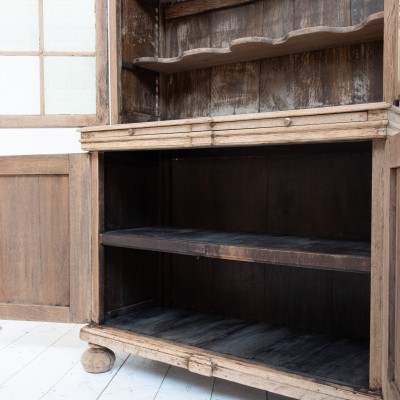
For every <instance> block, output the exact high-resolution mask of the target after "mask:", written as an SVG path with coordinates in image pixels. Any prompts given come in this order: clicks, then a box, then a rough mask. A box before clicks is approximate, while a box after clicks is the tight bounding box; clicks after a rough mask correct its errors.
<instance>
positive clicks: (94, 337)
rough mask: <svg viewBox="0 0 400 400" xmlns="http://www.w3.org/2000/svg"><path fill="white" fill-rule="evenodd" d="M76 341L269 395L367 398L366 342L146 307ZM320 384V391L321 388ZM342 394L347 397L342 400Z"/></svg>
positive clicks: (87, 330)
mask: <svg viewBox="0 0 400 400" xmlns="http://www.w3.org/2000/svg"><path fill="white" fill-rule="evenodd" d="M81 338H82V339H84V340H89V341H90V342H91V343H98V344H100V345H102V344H104V342H103V341H102V338H107V339H106V340H107V344H108V346H110V345H111V344H112V345H116V346H117V348H118V344H119V342H120V343H121V344H122V345H123V346H125V347H124V350H125V351H132V352H134V353H135V354H138V355H143V356H145V357H148V358H152V359H156V360H159V361H162V362H167V363H170V364H173V365H178V366H180V367H184V368H187V369H189V370H191V371H192V372H197V373H201V374H203V375H208V376H215V377H218V376H221V377H222V374H223V373H226V369H229V370H231V371H232V370H235V369H236V370H237V371H238V372H239V371H240V372H241V374H240V375H238V381H239V382H241V383H246V378H247V379H248V377H249V376H251V375H253V376H252V378H253V382H254V381H257V384H258V385H260V388H262V389H264V390H271V391H273V392H275V390H276V388H279V387H282V385H277V386H269V385H271V382H274V381H275V382H276V383H279V381H280V382H281V384H282V383H283V382H285V383H286V384H288V385H289V386H290V384H293V385H297V388H298V390H302V389H303V388H304V387H306V388H307V389H308V390H310V389H311V390H313V389H314V390H316V391H318V392H320V393H321V392H322V393H324V392H325V394H326V396H327V397H326V398H332V399H337V398H346V399H347V398H349V399H351V398H354V399H360V400H361V399H364V398H365V399H367V398H369V399H371V398H372V396H373V394H372V393H366V389H367V388H368V368H369V345H368V342H365V343H364V342H359V341H356V340H351V339H347V338H340V337H336V336H333V335H329V334H321V333H315V332H309V331H303V330H297V329H290V328H285V327H281V326H272V325H270V324H268V323H265V322H254V321H246V320H241V319H236V318H230V317H223V316H218V315H214V314H206V313H199V312H191V311H186V310H181V309H174V308H162V307H149V308H144V309H140V310H138V311H136V312H134V313H133V314H130V315H127V316H123V317H118V318H115V319H112V320H109V321H107V322H106V323H105V325H103V326H99V325H94V324H93V325H91V326H88V327H84V328H83V329H82V332H81ZM110 340H111V341H110ZM219 374H221V375H219ZM232 375H233V376H235V374H232V373H231V374H230V376H232ZM241 380H242V381H241ZM297 380H298V381H299V382H297ZM300 381H302V382H300ZM311 382H313V384H310V383H311ZM323 382H324V383H325V384H326V386H322V387H321V386H320V384H321V383H323ZM340 385H345V386H340ZM274 388H275V390H274ZM316 388H317V389H316ZM344 388H346V390H349V392H348V393H347V396H346V395H345V393H346V390H343V389H344ZM355 388H358V389H362V390H363V391H364V396H365V397H364V396H363V394H362V393H360V392H354V389H355ZM278 393H279V391H278ZM330 395H333V396H332V397H330ZM371 395H372V396H371ZM336 396H337V397H336ZM341 396H343V397H341ZM353 396H354V397H353ZM359 396H361V397H359ZM370 396H371V397H370ZM307 398H308V397H307ZM309 398H314V397H309ZM324 398H325V397H324Z"/></svg>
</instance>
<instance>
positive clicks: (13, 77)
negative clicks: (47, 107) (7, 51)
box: [0, 56, 40, 115]
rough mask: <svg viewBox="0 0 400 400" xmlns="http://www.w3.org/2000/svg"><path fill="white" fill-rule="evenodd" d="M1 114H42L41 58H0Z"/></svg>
mask: <svg viewBox="0 0 400 400" xmlns="http://www.w3.org/2000/svg"><path fill="white" fill-rule="evenodd" d="M0 114H1V115H12V114H27V115H32V114H40V75H39V57H6V56H1V57H0Z"/></svg>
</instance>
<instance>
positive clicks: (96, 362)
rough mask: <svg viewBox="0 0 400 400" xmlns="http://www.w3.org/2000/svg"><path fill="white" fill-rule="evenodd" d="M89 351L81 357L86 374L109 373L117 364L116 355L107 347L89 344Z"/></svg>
mask: <svg viewBox="0 0 400 400" xmlns="http://www.w3.org/2000/svg"><path fill="white" fill-rule="evenodd" d="M89 346H90V348H89V349H87V350H86V351H85V352H84V353H83V354H82V357H81V363H82V366H83V368H84V369H85V371H86V372H90V373H92V374H100V373H102V372H107V371H109V370H110V369H111V368H112V367H113V365H114V362H115V354H114V352H113V351H112V350H110V349H107V348H106V347H102V346H98V345H96V344H92V343H89Z"/></svg>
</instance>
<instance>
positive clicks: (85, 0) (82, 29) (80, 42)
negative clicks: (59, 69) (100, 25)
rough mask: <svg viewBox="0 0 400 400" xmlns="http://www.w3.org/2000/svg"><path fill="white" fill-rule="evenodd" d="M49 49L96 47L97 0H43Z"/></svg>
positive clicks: (76, 49)
mask: <svg viewBox="0 0 400 400" xmlns="http://www.w3.org/2000/svg"><path fill="white" fill-rule="evenodd" d="M43 23H44V49H45V50H46V51H90V52H91V51H95V2H94V0H44V1H43Z"/></svg>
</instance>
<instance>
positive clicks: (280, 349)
mask: <svg viewBox="0 0 400 400" xmlns="http://www.w3.org/2000/svg"><path fill="white" fill-rule="evenodd" d="M383 3H384V4H383ZM113 7H114V8H113ZM398 9H399V5H398V2H397V1H391V0H387V1H385V2H383V1H380V0H374V1H367V0H365V1H363V0H359V1H349V0H341V1H330V0H314V1H304V0H303V1H300V0H284V1H282V0H281V1H275V0H257V1H248V0H245V1H238V0H219V1H214V2H208V1H207V2H205V1H198V0H187V1H182V2H170V1H159V2H158V1H151V2H145V1H140V0H123V1H121V2H111V10H110V11H111V15H113V18H112V26H111V35H110V38H111V40H112V41H113V42H112V43H113V45H112V50H113V54H112V57H111V61H112V63H111V67H112V70H111V86H112V94H113V97H112V106H113V116H114V122H115V123H116V124H115V125H112V126H101V127H91V128H84V129H82V132H81V137H82V140H81V141H82V148H83V149H85V150H88V151H90V152H91V164H90V168H91V170H90V172H89V171H86V173H87V176H89V175H90V177H91V179H90V181H91V185H90V188H91V190H90V195H91V214H90V216H91V217H90V223H91V232H92V243H91V268H92V271H91V276H92V290H91V294H92V304H91V311H92V314H91V323H90V324H89V325H88V326H86V327H84V328H83V329H82V331H81V338H82V339H83V340H86V341H88V342H89V343H90V344H91V345H93V346H100V348H96V351H95V352H93V354H92V353H90V354H89V357H88V358H89V361H90V356H91V354H92V356H93V357H95V356H96V355H99V354H101V347H112V348H118V349H120V350H124V351H129V352H132V353H134V354H139V355H141V356H144V357H148V358H151V359H155V360H160V361H163V362H167V363H170V364H173V365H177V366H180V367H183V368H187V369H189V370H190V371H192V372H195V373H199V374H203V375H206V376H215V377H219V378H223V379H228V380H231V381H235V382H240V383H243V384H246V385H250V386H254V387H257V388H260V389H263V390H268V391H270V392H273V393H277V394H280V395H284V396H288V397H292V398H296V399H316V400H319V399H321V400H322V399H348V400H353V399H354V400H367V399H379V398H382V397H383V398H384V399H385V400H398V399H400V396H399V393H400V392H399V389H398V387H399V380H398V379H399V378H398V376H399V374H398V369H399V367H398V364H399V362H400V360H399V359H398V357H400V350H399V349H400V344H399V343H400V338H399V337H398V335H399V334H398V332H399V329H398V315H399V310H398V307H397V305H398V304H399V299H400V297H399V296H400V295H399V285H398V281H399V279H398V276H397V274H398V273H399V271H400V269H399V263H398V260H397V253H398V251H397V247H398V242H399V240H398V233H397V230H398V223H397V221H398V220H399V218H398V216H397V207H398V203H399V201H398V199H399V196H398V191H397V187H398V184H397V177H398V176H399V172H398V171H399V167H400V161H399V160H400V159H399V154H400V152H399V148H400V142H399V140H400V139H399V137H400V136H399V132H400V122H399V118H400V112H399V108H398V93H399V92H398V75H397V70H398V60H397V46H398V41H397V36H398V32H397V29H398V23H397V22H398V21H397V20H398ZM395 71H396V72H395ZM83 195H85V194H83ZM86 195H88V193H86ZM86 222H88V221H86ZM82 223H84V222H82ZM107 357H108V358H107ZM106 358H107V360H109V353H108V355H107V356H106Z"/></svg>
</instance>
